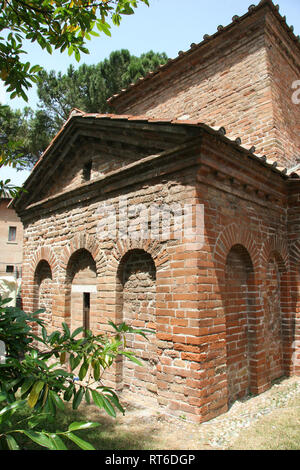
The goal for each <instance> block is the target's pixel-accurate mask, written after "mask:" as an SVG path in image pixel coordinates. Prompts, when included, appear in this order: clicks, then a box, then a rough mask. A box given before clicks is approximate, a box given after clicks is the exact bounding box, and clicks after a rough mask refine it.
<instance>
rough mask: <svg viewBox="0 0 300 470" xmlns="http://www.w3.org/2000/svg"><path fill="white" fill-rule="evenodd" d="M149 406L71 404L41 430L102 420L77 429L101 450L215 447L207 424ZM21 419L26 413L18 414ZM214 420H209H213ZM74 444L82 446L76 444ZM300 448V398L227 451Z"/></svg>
mask: <svg viewBox="0 0 300 470" xmlns="http://www.w3.org/2000/svg"><path fill="white" fill-rule="evenodd" d="M148 411H149V410H147V409H144V410H141V409H135V408H134V407H133V408H130V407H129V409H128V413H126V415H125V417H123V416H122V415H118V417H117V418H116V419H113V418H111V417H109V416H107V415H106V414H105V413H103V412H101V411H99V409H98V408H96V407H95V406H93V405H89V406H88V405H83V406H82V407H81V409H80V410H77V411H73V410H72V409H71V407H70V406H69V404H68V405H66V411H65V412H64V413H62V412H59V413H58V415H57V419H56V421H55V423H52V424H51V423H50V424H49V422H47V421H45V422H44V423H42V424H41V425H40V427H39V429H42V428H44V429H47V431H56V430H62V431H64V430H66V429H67V428H68V425H69V424H70V423H71V422H72V421H84V420H88V421H96V422H99V423H100V426H99V427H97V428H95V429H90V430H81V431H77V432H76V434H77V435H78V436H79V437H81V438H83V439H85V440H87V441H88V442H90V443H91V444H92V445H93V446H94V447H95V449H97V450H106V451H110V450H113V451H117V450H120V451H122V450H158V449H159V450H170V449H173V450H183V449H186V450H197V449H198V450H204V449H205V450H207V449H210V450H211V449H212V447H211V446H209V445H208V440H207V439H206V437H205V431H206V429H207V424H206V425H201V424H200V425H197V424H192V423H190V424H189V423H183V422H182V421H180V420H179V419H177V420H175V419H174V418H173V419H170V420H169V419H165V418H164V417H163V415H162V414H161V413H156V414H153V413H150V412H148ZM18 418H20V416H19V417H18ZM208 424H209V423H208ZM66 444H67V446H68V448H69V449H70V450H72V449H78V447H76V445H75V444H73V443H72V442H69V441H68V442H66ZM23 445H24V447H25V448H26V449H29V450H31V449H32V450H37V449H39V450H40V449H42V448H41V447H39V446H37V445H36V444H34V443H32V442H31V441H30V442H29V441H26V442H25V441H23ZM299 449H300V397H298V398H296V399H293V401H291V402H289V403H288V405H287V406H286V407H283V408H279V409H274V410H273V411H272V412H271V413H270V414H269V415H267V416H263V417H261V418H260V419H259V420H258V421H257V422H255V423H253V424H252V425H251V427H250V428H248V429H245V430H241V432H240V434H239V437H238V438H237V439H236V441H234V442H233V443H232V444H231V445H230V446H229V447H227V449H226V450H299Z"/></svg>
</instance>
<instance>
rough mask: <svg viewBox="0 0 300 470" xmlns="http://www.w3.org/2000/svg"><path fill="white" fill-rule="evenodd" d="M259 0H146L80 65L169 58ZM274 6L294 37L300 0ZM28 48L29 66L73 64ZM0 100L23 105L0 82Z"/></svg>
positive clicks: (4, 172) (299, 25) (280, 0)
mask: <svg viewBox="0 0 300 470" xmlns="http://www.w3.org/2000/svg"><path fill="white" fill-rule="evenodd" d="M258 2H259V0H254V1H253V0H252V1H251V0H210V1H209V2H207V0H150V7H149V8H148V7H147V6H145V5H141V6H140V7H139V8H138V9H137V10H136V13H135V14H134V15H132V16H128V17H124V18H123V20H122V23H121V25H120V26H119V27H113V28H112V37H111V38H108V37H106V36H104V35H103V36H102V37H99V38H93V39H92V41H89V42H88V44H87V46H88V48H89V50H90V54H89V55H83V56H82V59H81V62H80V64H82V63H87V64H96V63H98V62H100V61H102V60H103V59H105V58H106V57H108V56H109V54H110V53H111V52H112V51H114V50H118V49H129V51H130V52H131V53H132V54H135V55H140V54H142V53H143V52H147V51H149V50H151V49H152V50H154V51H155V52H166V53H167V55H168V56H169V57H172V58H173V57H176V56H177V54H178V52H179V51H181V50H182V51H186V50H188V49H189V48H190V44H191V43H193V42H195V43H199V42H201V41H202V38H203V35H204V34H213V33H215V32H216V30H217V26H218V25H220V24H222V25H224V26H226V25H227V24H229V23H231V21H232V17H233V16H234V15H243V14H245V13H246V12H247V11H248V7H249V5H250V4H257V3H258ZM275 3H277V4H279V6H280V13H281V15H285V16H286V18H287V23H288V24H289V25H290V26H291V25H293V26H294V30H295V33H296V34H299V35H300V1H299V0H275ZM24 49H25V50H26V51H27V52H28V56H27V57H26V60H29V61H30V63H31V64H32V65H34V64H39V65H42V66H43V67H44V68H45V69H46V70H48V71H50V70H56V71H57V72H58V71H62V72H65V71H66V70H67V68H68V67H69V65H70V64H73V65H74V66H75V67H77V66H78V63H77V62H76V61H75V59H74V58H73V57H69V56H68V54H67V53H66V52H65V53H64V54H59V52H55V53H53V55H49V54H48V53H47V52H44V51H42V50H41V49H40V48H39V47H38V46H36V45H34V44H31V43H29V44H28V45H26V47H24ZM28 96H29V102H28V104H27V105H29V106H31V107H32V108H36V107H37V102H38V98H37V95H36V90H35V88H32V89H31V90H30V91H29V93H28ZM0 102H2V103H3V102H6V104H9V105H10V106H11V107H12V108H14V109H17V108H20V109H21V108H23V107H24V106H25V105H26V103H25V102H24V101H23V100H21V99H14V100H12V101H10V100H9V98H8V96H6V95H5V94H4V92H3V87H1V81H0ZM27 176H28V173H27V172H24V171H22V172H17V173H16V172H15V171H12V170H10V169H3V168H2V169H1V171H0V179H4V178H8V177H11V178H12V181H13V183H14V184H22V183H23V181H24V180H25V179H26V177H27Z"/></svg>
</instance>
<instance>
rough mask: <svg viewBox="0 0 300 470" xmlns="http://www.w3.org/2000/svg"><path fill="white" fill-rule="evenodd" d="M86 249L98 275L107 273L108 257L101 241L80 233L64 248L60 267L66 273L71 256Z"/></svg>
mask: <svg viewBox="0 0 300 470" xmlns="http://www.w3.org/2000/svg"><path fill="white" fill-rule="evenodd" d="M81 249H85V250H87V251H88V252H89V253H90V254H91V256H92V258H93V259H94V261H95V263H96V269H97V275H98V276H99V275H100V274H102V273H104V272H105V269H106V263H107V260H106V256H105V254H104V252H103V250H102V249H101V247H100V244H99V241H98V240H97V238H96V237H94V236H91V235H88V234H85V233H80V234H78V235H76V236H75V237H74V238H72V239H71V240H70V242H69V244H68V245H67V246H65V247H64V249H63V252H62V254H61V257H60V265H61V267H62V269H63V270H64V271H65V272H66V269H67V266H68V262H69V260H70V258H71V256H72V255H73V254H74V253H76V251H78V250H81Z"/></svg>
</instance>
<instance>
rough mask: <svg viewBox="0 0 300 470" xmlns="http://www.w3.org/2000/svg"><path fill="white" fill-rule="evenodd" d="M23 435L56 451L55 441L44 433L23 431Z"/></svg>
mask: <svg viewBox="0 0 300 470" xmlns="http://www.w3.org/2000/svg"><path fill="white" fill-rule="evenodd" d="M23 433H24V434H25V435H26V436H27V437H29V439H31V440H32V441H33V442H35V443H36V444H39V445H40V446H42V447H47V449H51V450H55V445H54V443H53V441H52V440H51V439H50V438H49V437H48V436H47V435H46V434H45V433H44V432H37V431H23Z"/></svg>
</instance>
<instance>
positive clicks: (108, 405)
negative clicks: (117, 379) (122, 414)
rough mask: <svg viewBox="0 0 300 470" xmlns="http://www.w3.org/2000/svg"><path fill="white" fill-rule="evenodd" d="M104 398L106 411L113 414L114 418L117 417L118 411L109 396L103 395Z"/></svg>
mask: <svg viewBox="0 0 300 470" xmlns="http://www.w3.org/2000/svg"><path fill="white" fill-rule="evenodd" d="M102 398H103V408H104V409H105V411H106V413H107V414H109V415H110V416H112V417H113V418H115V417H116V412H115V409H114V407H113V406H112V404H111V403H110V401H109V400H108V398H106V397H105V396H104V395H102Z"/></svg>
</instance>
